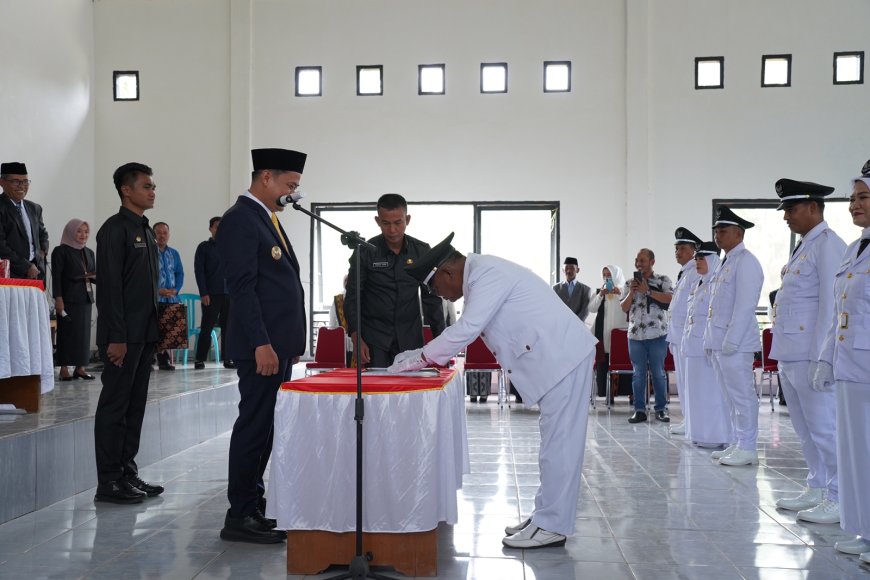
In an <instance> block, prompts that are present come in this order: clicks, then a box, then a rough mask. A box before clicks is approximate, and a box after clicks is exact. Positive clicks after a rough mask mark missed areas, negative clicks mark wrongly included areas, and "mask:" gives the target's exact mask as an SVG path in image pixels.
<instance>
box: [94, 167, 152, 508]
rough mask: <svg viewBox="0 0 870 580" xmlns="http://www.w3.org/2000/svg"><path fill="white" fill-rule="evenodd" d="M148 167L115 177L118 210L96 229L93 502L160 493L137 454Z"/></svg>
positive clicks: (147, 303) (147, 286) (148, 267)
mask: <svg viewBox="0 0 870 580" xmlns="http://www.w3.org/2000/svg"><path fill="white" fill-rule="evenodd" d="M151 175H152V171H151V168H150V167H148V166H147V165H143V164H141V163H127V164H125V165H122V166H121V167H119V168H118V169H117V170H115V174H114V176H113V179H114V182H115V189H117V190H118V195H119V196H120V197H121V209H120V210H119V211H118V213H117V214H115V215H113V216H112V217H110V218H109V219H107V220H106V222H105V223H104V224H103V227H101V228H100V231H99V232H97V271H98V272H101V275H100V285H99V287H98V288H97V312H98V314H99V315H98V316H97V346H98V347H99V351H100V357H101V358H102V360H103V363H104V364H105V368H104V369H103V373H102V376H101V377H100V378H101V380H102V382H103V389H102V391H101V392H100V400H99V402H98V403H97V412H96V416H95V417H94V445H95V448H96V456H97V479H98V482H99V485H98V486H97V494H96V496H94V501H107V502H113V503H138V502H141V501H142V499H143V498H144V497H146V495H147V496H155V495H159V494H161V493H163V488H162V487H161V486H159V485H151V484H148V483H145V482H144V481H142V480H141V479H140V478H139V469H138V467H137V466H136V461H135V459H136V453H137V452H138V451H139V435H140V433H141V432H142V419H143V417H144V416H145V401H146V398H147V395H148V379H149V378H150V376H151V359H152V357H153V356H154V346H155V344H156V342H157V340H158V338H159V334H158V330H157V278H158V271H157V244H156V242H155V241H154V232H153V231H151V226H150V225H149V224H148V218H146V217H145V215H144V214H145V211H146V210H149V209H151V208H153V207H154V197H155V193H154V192H155V190H156V189H157V187H156V186H155V185H154V180H153V179H151Z"/></svg>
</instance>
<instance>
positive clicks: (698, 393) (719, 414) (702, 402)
mask: <svg viewBox="0 0 870 580" xmlns="http://www.w3.org/2000/svg"><path fill="white" fill-rule="evenodd" d="M683 360H684V361H685V362H684V365H685V369H686V383H685V386H684V387H683V393H684V394H685V396H686V398H687V399H688V402H689V405H688V409H686V410H684V411H683V413H686V412H688V413H689V414H690V415H691V417H692V421H691V423H687V428H686V436H687V437H688V438H689V440H690V441H693V442H695V443H706V444H708V445H715V444H731V443H733V442H734V441H736V436H735V434H734V425H733V424H732V423H731V407H730V406H729V404H728V401H727V400H726V398H725V393H724V392H723V391H722V388H721V387H720V386H719V383H718V381H717V379H716V371H714V370H713V365H712V364H711V363H710V359H708V358H707V357H706V356H705V355H701V356H687V357H685V359H683Z"/></svg>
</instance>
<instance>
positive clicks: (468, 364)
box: [465, 336, 501, 370]
mask: <svg viewBox="0 0 870 580" xmlns="http://www.w3.org/2000/svg"><path fill="white" fill-rule="evenodd" d="M499 368H501V367H500V366H499V364H498V361H497V360H495V356H494V355H493V354H492V351H490V350H489V349H488V348H487V347H486V344H484V342H483V339H482V338H480V337H479V336H478V337H477V338H476V339H474V342H472V343H471V344H469V345H468V346H467V347H466V348H465V369H466V370H485V369H499Z"/></svg>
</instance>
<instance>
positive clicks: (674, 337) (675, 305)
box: [667, 260, 700, 345]
mask: <svg viewBox="0 0 870 580" xmlns="http://www.w3.org/2000/svg"><path fill="white" fill-rule="evenodd" d="M680 273H681V275H680V276H677V278H678V280H677V284H676V285H675V286H674V297H673V298H671V306H670V308H668V312H669V313H670V318H669V319H668V336H667V341H668V342H669V343H671V344H676V345H679V344H680V343H681V342H682V341H683V329H684V328H685V326H686V318H687V317H688V316H689V293H691V292H692V290H693V289H694V288H695V286H696V285H697V284H698V280H700V276H699V275H698V270H697V269H696V268H695V260H689V261H688V262H686V263H685V264H684V265H683V267H682V269H681V270H680Z"/></svg>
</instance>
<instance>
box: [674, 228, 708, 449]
mask: <svg viewBox="0 0 870 580" xmlns="http://www.w3.org/2000/svg"><path fill="white" fill-rule="evenodd" d="M674 238H675V241H674V257H675V258H676V260H677V264H679V265H680V272H679V274H677V283H676V284H675V285H674V297H673V298H672V299H671V306H670V308H668V312H669V313H670V318H669V319H668V335H667V338H666V340H667V341H668V346H669V347H670V349H671V355H672V356H673V357H674V366H675V367H676V369H677V396H678V397H679V398H680V409H681V410H682V411H683V420H682V421H681V422H680V423H677V424H676V425H671V428H670V431H671V433H673V434H674V435H682V434H684V433H685V432H686V428H687V426H686V423H687V422H688V421H689V403H688V400H687V396H688V389H687V388H686V357H685V356H684V355H683V353H682V352H681V348H680V345H681V343H682V342H683V330H684V329H685V327H686V320H687V318H688V316H689V295H690V294H691V293H692V290H693V289H694V288H695V286H697V285H698V280H699V279H700V277H699V275H698V271H697V270H696V269H695V248H697V247H698V246H699V245H700V244H701V241H702V240H701V238H699V237H698V236H696V235H695V234H693V233H692V232H690V231H689V229H688V228H683V227H680V228H677V229H676V231H675V232H674Z"/></svg>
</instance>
